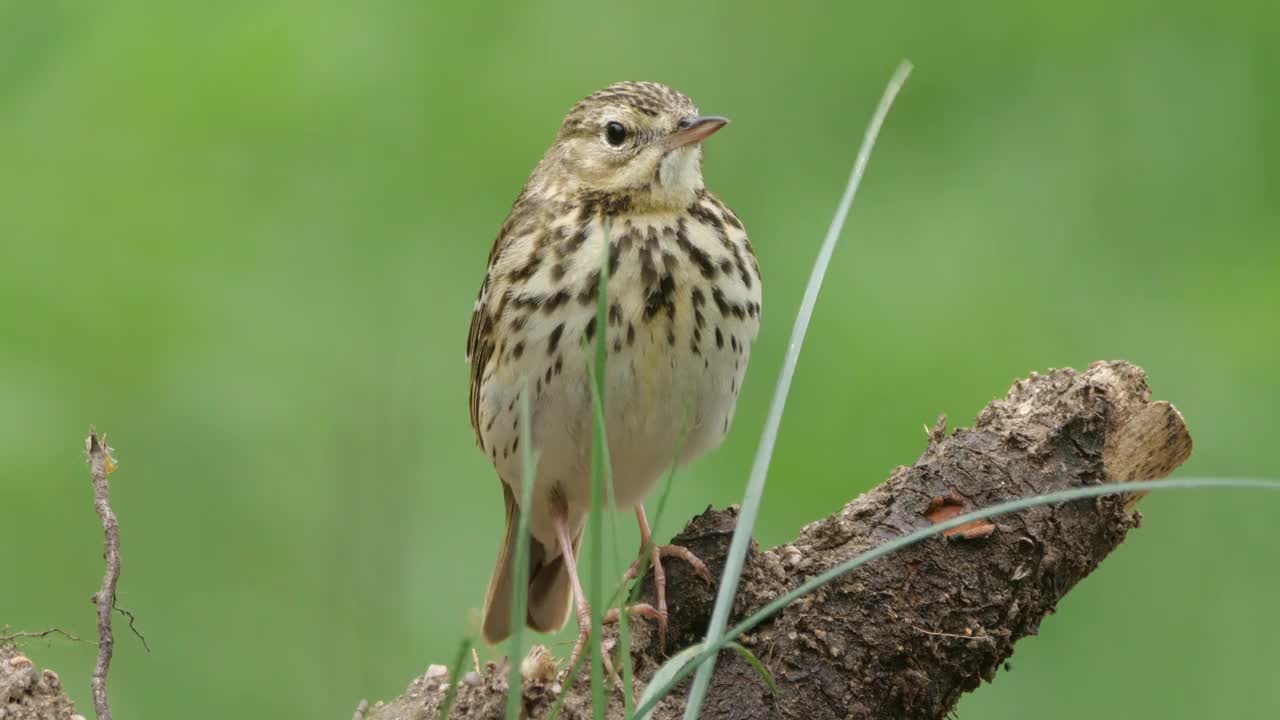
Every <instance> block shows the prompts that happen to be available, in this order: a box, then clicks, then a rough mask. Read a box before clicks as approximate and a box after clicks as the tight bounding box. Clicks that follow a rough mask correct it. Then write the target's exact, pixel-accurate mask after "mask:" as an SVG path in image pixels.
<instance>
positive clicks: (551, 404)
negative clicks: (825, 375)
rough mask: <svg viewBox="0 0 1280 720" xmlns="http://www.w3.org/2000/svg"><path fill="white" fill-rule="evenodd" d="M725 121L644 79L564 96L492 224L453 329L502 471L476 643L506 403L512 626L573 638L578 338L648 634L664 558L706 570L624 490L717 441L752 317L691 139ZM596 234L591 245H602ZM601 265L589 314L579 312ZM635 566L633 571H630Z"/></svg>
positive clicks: (580, 516) (580, 429)
mask: <svg viewBox="0 0 1280 720" xmlns="http://www.w3.org/2000/svg"><path fill="white" fill-rule="evenodd" d="M728 122H729V121H728V119H727V118H725V117H721V116H716V115H702V114H700V113H699V111H698V109H697V107H696V106H695V105H694V103H693V101H692V100H690V99H689V97H688V96H686V95H684V94H683V93H681V92H678V91H676V90H674V89H672V88H670V87H668V86H666V85H663V84H660V83H655V82H620V83H615V84H612V85H610V86H608V87H606V88H604V89H603V90H600V91H598V92H595V93H593V94H591V95H588V96H587V97H585V98H583V99H582V100H580V101H579V102H577V103H576V104H575V105H573V107H572V108H571V109H570V110H569V112H568V114H567V115H566V116H565V118H564V120H563V121H562V122H561V124H560V126H559V130H558V131H557V133H556V135H555V139H554V142H553V143H552V144H551V146H550V148H549V149H548V150H547V151H546V153H545V154H544V155H543V157H542V159H541V160H540V161H539V162H538V164H537V165H536V167H535V168H534V170H533V172H532V173H531V174H530V176H529V178H528V180H527V181H526V183H525V185H524V187H523V189H522V190H521V191H520V193H519V195H518V196H517V198H516V200H515V202H514V203H513V205H512V207H511V210H510V212H509V214H508V215H507V217H506V220H505V221H504V222H503V224H502V226H501V228H500V230H499V231H498V234H497V237H496V239H495V241H494V244H493V248H492V250H491V251H490V253H489V260H488V267H487V269H486V271H485V276H484V281H483V283H482V284H481V287H480V292H479V296H478V297H477V299H476V301H475V305H474V308H473V312H472V318H471V326H470V330H469V332H468V334H467V348H466V357H467V360H468V362H469V363H470V370H471V389H470V402H471V424H472V427H473V428H474V430H475V434H476V442H477V444H478V445H479V447H480V449H481V451H483V452H484V453H485V454H486V455H487V457H488V459H489V460H490V462H491V463H492V464H493V466H494V469H495V470H496V472H497V475H498V477H499V479H500V480H501V482H502V491H503V500H504V504H505V510H506V531H505V534H504V537H503V540H502V544H501V546H500V548H499V552H498V558H497V562H496V564H495V567H494V570H493V575H492V577H491V579H490V582H489V587H488V591H487V593H486V596H485V605H484V611H483V625H482V636H483V637H484V639H485V640H486V641H487V642H488V643H490V644H496V643H499V642H501V641H502V640H503V639H505V638H506V637H508V635H509V634H510V632H511V602H512V593H513V588H512V562H513V559H514V548H515V546H516V542H517V540H518V539H519V538H518V537H517V533H518V527H517V525H518V519H519V517H520V507H519V500H518V499H519V498H520V497H521V496H522V495H521V490H522V488H523V483H524V482H525V481H526V479H525V478H523V477H522V468H521V459H520V458H521V452H520V448H519V440H520V426H519V424H520V418H519V412H518V400H519V398H520V394H521V393H522V392H523V393H526V394H527V398H528V402H529V408H530V410H529V413H530V414H529V421H530V428H529V437H530V439H531V443H530V444H531V445H532V448H533V450H534V451H535V452H536V453H537V454H538V463H537V467H536V472H535V473H534V477H533V478H532V482H533V487H532V489H531V493H532V494H531V498H532V499H531V507H530V509H529V522H528V532H529V535H530V538H529V553H528V569H529V572H528V575H527V578H528V587H527V592H528V596H527V597H528V605H527V618H526V624H527V626H528V627H530V628H532V629H534V630H536V631H539V632H555V631H558V630H560V629H561V628H563V627H564V626H565V625H566V624H567V623H568V618H569V615H570V613H571V612H572V611H573V610H574V609H575V608H576V613H577V622H578V637H577V641H576V642H575V644H574V649H573V653H572V655H571V656H570V660H569V663H570V666H572V665H573V664H574V662H575V661H576V659H577V657H578V655H579V654H580V653H581V652H582V650H583V648H584V646H585V644H586V643H587V639H588V637H589V628H590V606H589V604H588V599H587V598H586V596H585V595H584V593H583V590H582V583H581V582H580V578H579V574H578V569H577V558H578V554H579V550H580V547H581V542H582V533H583V529H584V526H585V524H586V518H587V514H588V513H589V510H590V507H591V486H592V481H591V477H592V475H591V454H592V429H593V417H594V416H593V399H592V389H591V388H592V382H591V379H590V363H591V360H590V358H591V353H592V352H593V350H592V346H593V344H594V343H596V342H599V341H601V340H603V342H604V345H605V349H606V352H607V361H606V370H605V376H604V377H603V378H601V381H600V382H601V384H602V385H603V397H604V398H605V399H606V403H605V411H604V416H605V427H606V431H605V435H606V437H607V441H608V450H609V454H608V457H609V458H610V461H611V469H612V479H613V488H612V490H613V498H614V501H615V502H614V505H615V509H628V508H629V509H632V510H634V512H635V516H636V519H637V522H638V523H639V526H640V535H641V553H639V555H641V556H643V553H644V549H645V547H646V546H648V547H649V557H648V558H645V557H640V558H639V559H638V560H637V564H639V563H642V562H645V561H647V562H649V563H650V564H651V567H652V568H653V574H654V580H655V595H656V601H657V607H656V608H655V607H653V606H651V605H647V604H639V605H636V606H633V607H632V608H631V610H630V611H629V614H635V615H637V616H646V617H649V618H651V619H652V620H654V621H655V622H656V623H657V625H658V629H659V633H660V638H661V643H662V645H665V640H666V627H667V604H666V594H665V592H666V590H665V573H664V572H663V569H662V558H663V557H675V558H681V559H683V560H685V561H687V562H689V563H690V564H691V565H692V566H693V568H694V570H695V571H696V572H697V573H698V574H699V575H701V576H703V578H704V579H705V580H706V581H707V582H710V581H711V577H710V575H709V573H708V572H707V569H706V566H705V564H703V563H702V561H701V560H700V559H699V558H697V557H696V556H695V555H694V554H693V553H692V552H690V551H689V550H688V549H686V548H683V547H678V546H674V545H665V546H660V545H656V544H650V537H651V528H650V526H649V522H648V518H647V516H646V514H645V510H644V505H643V501H644V498H645V497H646V495H647V494H648V493H649V492H650V491H651V490H652V489H653V488H654V486H655V485H656V484H657V482H658V480H659V479H660V478H661V477H662V475H663V474H664V472H666V470H667V469H668V468H669V466H670V465H671V463H672V459H673V457H675V454H676V452H677V448H678V449H679V457H676V458H675V459H676V461H677V463H679V464H686V463H688V462H691V461H692V460H694V459H695V458H697V457H699V456H701V455H703V454H704V453H706V452H708V451H710V450H712V449H714V448H716V447H718V446H719V445H720V444H721V442H722V441H723V440H724V438H725V436H726V434H727V433H728V432H729V429H730V426H731V424H732V421H733V416H734V411H735V408H736V405H737V399H738V395H739V393H740V392H741V390H742V383H743V379H744V377H745V374H746V370H747V362H748V360H749V358H750V355H751V347H752V345H753V343H754V342H755V340H756V337H757V334H758V332H759V327H760V317H761V299H762V294H761V290H762V288H761V276H760V264H759V262H758V260H757V259H756V255H755V250H754V248H753V247H752V245H751V242H750V240H748V238H747V233H746V230H745V228H744V226H743V223H742V221H741V220H740V219H739V218H738V216H737V215H736V214H735V213H734V212H733V211H732V210H730V209H729V208H728V207H727V206H726V205H725V204H724V203H723V202H721V201H720V199H719V198H717V197H716V196H715V195H714V194H712V192H711V191H710V190H708V189H707V188H706V185H705V184H704V182H703V177H702V150H703V143H704V141H706V140H707V139H708V138H709V137H710V136H711V135H713V134H714V133H716V132H718V131H719V130H720V129H722V128H723V127H724V126H725V125H727V124H728ZM606 242H607V247H606ZM601 272H607V273H608V277H607V290H606V300H607V304H608V310H607V313H606V317H607V319H606V321H605V322H602V323H599V324H598V321H597V303H598V301H599V288H600V273H601ZM636 567H637V566H636V565H633V566H632V572H631V574H632V575H633V576H634V574H635V571H636Z"/></svg>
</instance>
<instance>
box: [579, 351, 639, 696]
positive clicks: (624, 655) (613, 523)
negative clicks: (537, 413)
mask: <svg viewBox="0 0 1280 720" xmlns="http://www.w3.org/2000/svg"><path fill="white" fill-rule="evenodd" d="M589 371H590V372H591V387H593V388H597V389H599V391H598V392H592V394H591V414H592V419H593V428H594V429H593V431H594V432H595V434H596V435H597V436H599V437H605V436H606V435H605V419H604V405H603V403H602V398H603V395H604V389H603V387H602V381H601V379H600V376H599V373H597V372H596V371H595V365H594V364H592V366H591V367H590V369H589ZM600 454H601V456H602V457H603V458H604V483H603V484H604V490H605V508H606V509H609V510H617V509H618V507H617V501H616V500H615V499H614V496H613V465H612V463H611V461H610V460H609V444H608V443H603V444H601V446H600ZM605 514H606V515H607V516H608V518H609V533H610V535H611V538H610V539H611V540H612V541H613V543H612V544H613V560H614V564H615V565H621V564H622V558H621V556H620V555H619V554H618V553H619V552H620V549H619V548H620V545H621V543H620V542H619V540H618V521H617V513H616V512H606V513H605ZM615 604H616V605H617V608H618V653H619V658H620V659H621V661H622V688H623V693H624V694H623V699H622V702H623V716H624V717H630V716H631V706H632V699H631V689H632V685H633V678H632V666H631V634H630V623H631V618H630V616H628V615H627V598H626V597H624V596H623V594H622V593H621V592H618V591H615V592H614V594H613V595H612V596H611V597H610V598H609V602H607V603H605V606H606V607H613V606H614V605H615Z"/></svg>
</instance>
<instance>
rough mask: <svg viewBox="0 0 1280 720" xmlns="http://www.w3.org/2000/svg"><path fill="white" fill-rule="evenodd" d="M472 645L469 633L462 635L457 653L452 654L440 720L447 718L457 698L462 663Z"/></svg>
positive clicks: (465, 659) (446, 719)
mask: <svg viewBox="0 0 1280 720" xmlns="http://www.w3.org/2000/svg"><path fill="white" fill-rule="evenodd" d="M473 645H475V641H474V640H472V638H471V636H470V635H465V636H463V638H462V643H461V644H459V645H458V654H457V655H455V656H454V658H453V665H452V666H451V667H450V668H449V689H448V690H447V691H445V694H444V704H443V705H441V706H440V720H449V711H451V710H453V701H454V700H457V699H458V685H460V684H462V664H463V663H465V662H466V661H467V655H468V654H469V653H470V652H471V648H472V646H473Z"/></svg>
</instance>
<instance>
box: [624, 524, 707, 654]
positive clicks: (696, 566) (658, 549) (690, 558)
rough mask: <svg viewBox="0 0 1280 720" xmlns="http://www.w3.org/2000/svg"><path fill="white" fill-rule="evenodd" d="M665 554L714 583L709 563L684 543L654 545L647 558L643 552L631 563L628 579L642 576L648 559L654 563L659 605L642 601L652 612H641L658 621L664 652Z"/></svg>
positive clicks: (665, 627) (665, 644)
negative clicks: (663, 567) (708, 566)
mask: <svg viewBox="0 0 1280 720" xmlns="http://www.w3.org/2000/svg"><path fill="white" fill-rule="evenodd" d="M642 549H643V548H642ZM664 556H665V557H676V558H680V559H681V560H684V561H685V562H687V563H689V566H690V567H692V568H693V572H694V574H696V575H697V576H698V577H700V578H702V579H703V581H704V582H706V583H707V584H708V585H712V584H713V583H714V581H713V580H712V579H711V572H710V571H709V570H707V564H706V563H704V562H702V560H701V559H700V558H699V557H698V556H697V555H694V554H693V551H691V550H690V549H689V548H687V547H684V546H682V545H654V546H652V547H651V548H650V549H649V557H648V558H645V557H644V555H643V554H642V555H641V556H640V557H638V558H636V561H635V562H634V563H632V564H631V568H630V569H628V570H627V574H626V579H628V580H632V579H635V578H638V577H640V575H641V573H643V572H644V563H645V560H646V559H647V560H648V561H649V562H651V563H652V564H653V589H654V594H655V595H657V596H658V606H657V607H656V608H655V607H653V606H652V605H648V604H644V603H642V604H643V605H644V607H646V608H648V609H649V611H650V612H644V613H641V614H643V615H645V617H649V618H652V619H653V620H654V621H655V622H657V624H658V650H659V651H660V652H662V653H663V654H665V653H666V652H667V574H666V572H665V571H664V570H663V569H662V558H663V557H664ZM632 607H636V606H632Z"/></svg>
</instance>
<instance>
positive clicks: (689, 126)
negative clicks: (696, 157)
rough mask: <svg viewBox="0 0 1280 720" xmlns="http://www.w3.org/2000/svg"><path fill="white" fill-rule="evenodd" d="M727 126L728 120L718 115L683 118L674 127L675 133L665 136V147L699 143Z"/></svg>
mask: <svg viewBox="0 0 1280 720" xmlns="http://www.w3.org/2000/svg"><path fill="white" fill-rule="evenodd" d="M728 124H729V118H727V117H720V116H719V115H699V116H694V117H687V118H684V119H682V120H681V121H680V122H679V124H677V125H676V131H675V132H673V133H671V134H670V135H668V136H667V146H668V147H670V148H678V147H684V146H685V145H692V144H694V143H700V142H702V141H703V140H706V139H707V138H708V137H710V136H711V134H712V133H714V132H715V131H717V130H719V129H720V128H722V127H724V126H725V125H728Z"/></svg>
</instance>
